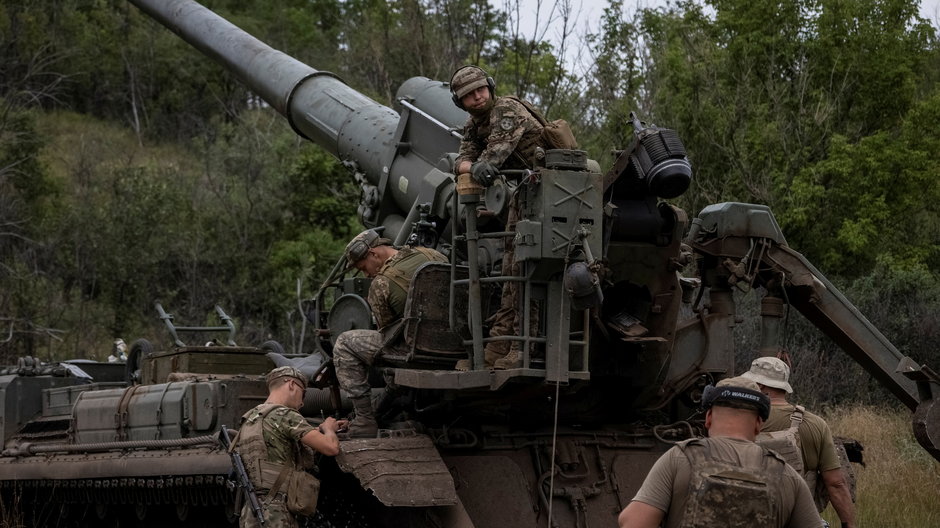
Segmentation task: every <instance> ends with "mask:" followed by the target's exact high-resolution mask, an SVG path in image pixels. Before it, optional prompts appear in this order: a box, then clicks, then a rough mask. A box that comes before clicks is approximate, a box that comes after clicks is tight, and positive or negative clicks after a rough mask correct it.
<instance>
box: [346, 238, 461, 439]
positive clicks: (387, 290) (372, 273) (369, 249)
mask: <svg viewBox="0 0 940 528" xmlns="http://www.w3.org/2000/svg"><path fill="white" fill-rule="evenodd" d="M345 258H346V262H347V263H348V265H349V266H350V267H354V268H356V269H358V270H359V271H361V272H362V273H364V274H365V275H366V276H367V277H371V278H372V284H371V285H370V286H369V299H368V301H369V306H370V307H371V308H372V315H373V316H374V317H375V322H376V324H377V325H378V328H379V329H378V330H367V329H358V330H347V331H345V332H343V333H342V334H340V335H339V337H337V339H336V344H335V345H334V346H333V362H334V364H335V367H336V377H337V379H338V380H339V385H340V387H341V388H342V389H343V390H344V391H346V392H347V393H348V394H349V397H350V399H351V400H352V403H353V407H354V408H355V411H356V417H355V418H354V419H353V421H352V422H351V423H350V424H349V436H350V437H351V438H357V437H359V438H365V437H372V438H374V437H375V435H376V434H377V433H378V423H377V422H376V419H375V410H374V408H373V406H372V387H371V386H370V385H369V369H370V368H371V367H372V365H373V364H374V363H375V360H376V359H377V358H379V357H380V356H381V355H383V354H385V353H390V354H393V355H405V354H407V353H408V350H407V349H405V348H404V340H403V338H402V320H401V317H402V314H403V313H404V312H405V300H406V299H407V298H408V287H409V285H410V283H411V278H412V277H413V276H414V274H415V271H417V269H418V267H419V266H421V265H422V264H424V263H425V262H447V257H445V256H444V255H442V254H440V253H438V252H437V251H435V250H433V249H430V248H425V247H404V248H401V249H396V248H395V247H393V246H392V241H391V240H389V239H387V238H382V237H380V236H379V234H378V233H377V232H375V231H373V230H371V229H368V230H366V231H363V232H362V233H359V234H358V235H356V237H355V238H353V239H352V240H351V241H350V242H349V244H347V245H346V252H345ZM396 352H397V354H396ZM386 382H387V385H386V395H388V394H389V393H391V392H394V391H395V390H396V387H395V386H394V385H392V384H391V380H388V379H387V380H386Z"/></svg>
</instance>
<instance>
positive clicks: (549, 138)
mask: <svg viewBox="0 0 940 528" xmlns="http://www.w3.org/2000/svg"><path fill="white" fill-rule="evenodd" d="M506 97H508V98H509V99H512V100H514V101H516V102H518V103H519V104H521V105H522V106H524V107H525V109H526V110H528V111H529V113H530V114H532V117H534V118H535V119H536V121H538V122H539V124H541V125H542V145H543V146H544V147H545V148H547V149H568V150H573V149H576V148H578V140H576V139H575V138H574V132H572V131H571V125H569V124H568V122H567V121H565V120H564V119H556V120H554V121H549V120H547V119H545V116H543V115H542V113H541V112H539V111H538V110H536V109H535V107H534V106H532V104H531V103H529V102H528V101H526V100H525V99H522V98H519V97H516V96H515V95H507V96H506Z"/></svg>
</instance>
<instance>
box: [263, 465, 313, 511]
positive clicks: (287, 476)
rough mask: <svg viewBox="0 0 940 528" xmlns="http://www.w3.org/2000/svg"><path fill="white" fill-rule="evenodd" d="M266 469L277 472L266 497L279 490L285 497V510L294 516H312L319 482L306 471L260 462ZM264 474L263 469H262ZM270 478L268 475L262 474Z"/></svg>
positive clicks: (272, 495)
mask: <svg viewBox="0 0 940 528" xmlns="http://www.w3.org/2000/svg"><path fill="white" fill-rule="evenodd" d="M262 466H266V467H267V468H268V469H270V468H271V467H277V468H278V469H279V470H280V471H278V473H277V475H276V477H275V479H274V483H273V484H272V485H271V488H270V491H269V492H268V496H270V497H274V496H275V495H277V493H278V492H279V491H281V488H283V489H284V494H285V495H286V496H287V500H286V506H287V510H288V511H289V512H291V513H293V514H295V515H313V512H315V511H317V499H319V497H320V481H319V480H318V479H317V477H314V476H313V475H311V474H310V473H307V472H306V471H298V470H295V469H291V468H290V467H288V466H282V465H280V464H274V463H271V462H262ZM262 472H265V469H262ZM264 476H265V477H270V473H264Z"/></svg>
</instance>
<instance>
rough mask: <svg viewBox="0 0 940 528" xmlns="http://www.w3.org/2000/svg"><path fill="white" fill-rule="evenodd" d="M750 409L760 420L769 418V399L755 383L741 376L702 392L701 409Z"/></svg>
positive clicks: (726, 380)
mask: <svg viewBox="0 0 940 528" xmlns="http://www.w3.org/2000/svg"><path fill="white" fill-rule="evenodd" d="M714 405H717V406H719V407H734V408H737V409H752V410H755V411H757V415H758V416H760V417H761V419H762V420H766V419H767V418H768V417H769V416H770V398H769V397H767V395H766V394H764V393H762V392H761V391H760V387H758V386H757V383H755V382H754V381H752V380H750V379H747V378H745V377H743V376H738V377H736V378H727V379H723V380H721V381H719V382H718V383H717V384H716V385H709V386H707V387H705V390H704V391H703V392H702V408H703V409H710V408H711V407H712V406H714Z"/></svg>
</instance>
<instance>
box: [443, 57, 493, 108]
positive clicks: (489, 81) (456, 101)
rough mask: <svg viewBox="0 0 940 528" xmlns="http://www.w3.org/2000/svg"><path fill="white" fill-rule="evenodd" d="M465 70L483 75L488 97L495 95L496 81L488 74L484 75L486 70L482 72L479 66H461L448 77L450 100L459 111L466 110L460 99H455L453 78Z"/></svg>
mask: <svg viewBox="0 0 940 528" xmlns="http://www.w3.org/2000/svg"><path fill="white" fill-rule="evenodd" d="M467 68H475V69H477V70H480V72H482V73H483V76H484V77H486V85H487V86H488V87H489V88H490V96H493V95H496V81H494V80H493V78H492V77H490V75H489V74H488V73H486V70H484V69H483V68H481V67H479V66H474V65H472V64H466V65H463V66H461V67H459V68H457V69H456V70H455V71H454V73H453V75H451V76H450V98H451V100H453V101H454V104H455V105H457V108H459V109H461V110H466V108H464V107H463V103H462V102H461V101H460V99H461V98H460V97H457V92H455V91H454V77H456V76H457V74H458V73H460V70H464V69H467Z"/></svg>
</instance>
